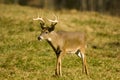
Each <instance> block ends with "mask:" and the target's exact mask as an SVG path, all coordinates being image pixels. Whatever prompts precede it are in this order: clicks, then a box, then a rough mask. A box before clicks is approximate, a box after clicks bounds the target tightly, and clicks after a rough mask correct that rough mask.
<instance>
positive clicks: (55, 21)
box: [47, 15, 58, 23]
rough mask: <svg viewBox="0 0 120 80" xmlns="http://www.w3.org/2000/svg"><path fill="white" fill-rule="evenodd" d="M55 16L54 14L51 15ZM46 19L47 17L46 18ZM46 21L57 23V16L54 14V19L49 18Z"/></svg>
mask: <svg viewBox="0 0 120 80" xmlns="http://www.w3.org/2000/svg"><path fill="white" fill-rule="evenodd" d="M53 16H55V15H53ZM47 19H48V18H47ZM48 21H50V22H52V23H58V20H57V16H55V20H51V19H48Z"/></svg>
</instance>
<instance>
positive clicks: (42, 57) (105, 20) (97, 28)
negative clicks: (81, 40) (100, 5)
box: [0, 4, 120, 80]
mask: <svg viewBox="0 0 120 80" xmlns="http://www.w3.org/2000/svg"><path fill="white" fill-rule="evenodd" d="M38 13H39V15H42V16H45V17H46V16H47V17H49V18H52V17H53V16H52V15H51V14H53V13H54V14H56V15H57V16H59V23H58V24H57V26H56V30H65V31H84V32H85V33H86V36H87V42H88V43H87V46H88V48H87V49H86V56H87V63H88V69H89V73H90V74H89V76H86V75H85V74H82V70H81V69H82V68H81V67H82V65H81V60H80V59H79V58H78V57H77V56H76V55H66V56H64V58H63V60H62V72H63V76H62V77H54V76H53V75H54V70H55V62H56V56H55V54H54V52H53V50H52V49H51V47H50V46H49V45H48V44H47V43H46V41H43V42H40V41H38V40H37V37H38V35H39V34H40V27H39V22H37V21H33V20H32V18H33V17H36V16H37V15H38ZM48 24H49V23H48ZM0 80H120V18H118V17H112V16H110V15H103V14H100V13H95V12H91V13H90V12H77V11H75V10H71V11H67V10H63V11H57V12H54V11H49V10H41V9H37V8H31V7H25V6H24V7H21V6H18V5H3V4H0Z"/></svg>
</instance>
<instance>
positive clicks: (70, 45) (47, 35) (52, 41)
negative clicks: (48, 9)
mask: <svg viewBox="0 0 120 80" xmlns="http://www.w3.org/2000/svg"><path fill="white" fill-rule="evenodd" d="M33 20H38V21H40V28H41V33H40V35H39V36H38V40H40V41H42V40H46V41H47V42H48V44H49V45H50V46H51V47H52V49H53V51H54V52H55V54H56V57H57V60H56V69H55V75H57V76H62V68H61V58H62V57H63V56H64V54H66V53H67V54H71V53H74V54H76V55H77V56H78V57H79V58H80V59H81V61H82V72H83V73H86V75H88V69H87V62H86V56H85V48H86V39H85V34H84V33H81V32H79V31H74V32H70V31H55V26H56V24H57V23H58V19H57V17H56V16H55V20H52V19H48V18H47V20H48V21H49V22H50V25H49V26H46V24H45V20H44V18H42V17H39V16H38V17H37V18H33Z"/></svg>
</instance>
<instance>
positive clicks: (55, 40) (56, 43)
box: [47, 31, 62, 53]
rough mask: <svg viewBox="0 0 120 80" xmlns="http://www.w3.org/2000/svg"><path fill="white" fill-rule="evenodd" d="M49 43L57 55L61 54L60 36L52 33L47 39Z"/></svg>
mask: <svg viewBox="0 0 120 80" xmlns="http://www.w3.org/2000/svg"><path fill="white" fill-rule="evenodd" d="M47 42H48V43H49V45H50V46H51V47H52V49H53V50H54V51H55V53H59V52H61V50H60V47H61V42H62V38H61V37H60V35H59V34H57V33H56V32H54V31H53V32H51V34H50V37H49V38H48V39H47Z"/></svg>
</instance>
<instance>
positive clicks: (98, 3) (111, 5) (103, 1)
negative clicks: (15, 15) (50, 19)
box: [0, 0, 120, 16]
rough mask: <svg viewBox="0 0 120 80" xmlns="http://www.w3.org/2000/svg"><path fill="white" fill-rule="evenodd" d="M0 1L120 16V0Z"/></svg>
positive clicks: (2, 0)
mask: <svg viewBox="0 0 120 80" xmlns="http://www.w3.org/2000/svg"><path fill="white" fill-rule="evenodd" d="M0 3H4V4H19V5H24V6H32V7H38V8H46V9H55V10H62V9H76V10H78V11H96V12H100V13H109V14H111V15H118V16H120V0H0Z"/></svg>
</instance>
